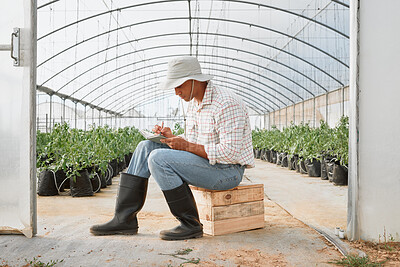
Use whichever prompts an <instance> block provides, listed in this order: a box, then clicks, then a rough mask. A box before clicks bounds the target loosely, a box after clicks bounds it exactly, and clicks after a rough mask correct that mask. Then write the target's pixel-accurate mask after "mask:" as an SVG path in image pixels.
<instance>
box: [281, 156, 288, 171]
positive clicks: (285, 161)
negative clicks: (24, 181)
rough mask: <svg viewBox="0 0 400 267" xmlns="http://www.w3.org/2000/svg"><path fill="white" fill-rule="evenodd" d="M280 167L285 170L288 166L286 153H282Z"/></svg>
mask: <svg viewBox="0 0 400 267" xmlns="http://www.w3.org/2000/svg"><path fill="white" fill-rule="evenodd" d="M281 166H282V167H286V168H287V167H288V166H289V158H288V155H287V153H283V155H282V163H281Z"/></svg>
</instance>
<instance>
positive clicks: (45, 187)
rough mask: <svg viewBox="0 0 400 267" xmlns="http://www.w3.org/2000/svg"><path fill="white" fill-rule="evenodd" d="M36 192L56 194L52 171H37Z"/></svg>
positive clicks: (47, 194) (43, 194)
mask: <svg viewBox="0 0 400 267" xmlns="http://www.w3.org/2000/svg"><path fill="white" fill-rule="evenodd" d="M37 194H38V195H39V196H55V195H58V190H57V187H56V183H55V181H54V174H53V172H52V171H47V170H46V171H42V172H41V173H39V179H38V188H37Z"/></svg>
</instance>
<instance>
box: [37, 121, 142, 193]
mask: <svg viewBox="0 0 400 267" xmlns="http://www.w3.org/2000/svg"><path fill="white" fill-rule="evenodd" d="M142 140H144V138H143V137H142V135H141V134H140V133H139V131H138V130H137V129H136V128H135V127H125V128H120V129H117V130H113V129H112V128H110V127H108V126H104V127H93V128H91V129H90V130H88V131H83V130H80V129H74V128H71V127H69V125H68V124H66V123H64V124H57V125H55V127H54V128H53V130H52V132H51V133H42V132H37V145H36V148H37V168H38V172H39V173H40V174H39V184H38V194H39V195H56V194H58V193H59V192H61V191H63V190H64V189H65V188H68V187H69V186H71V195H73V196H86V195H93V191H94V192H97V191H99V190H100V188H104V187H106V186H107V184H108V185H110V184H111V178H112V177H114V176H116V175H117V174H118V173H119V172H120V171H121V170H122V169H124V168H125V167H126V166H127V165H128V164H129V161H130V158H131V156H132V153H133V151H134V150H135V148H136V146H137V145H138V143H139V142H140V141H142ZM89 182H90V184H91V185H92V192H91V190H89V189H88V187H89V186H88V183H89ZM82 183H83V184H84V185H87V189H82V188H80V184H82ZM72 184H73V185H72ZM75 185H77V188H76V190H77V191H76V194H75V195H74V190H73V188H72V187H73V186H75ZM41 191H42V192H41Z"/></svg>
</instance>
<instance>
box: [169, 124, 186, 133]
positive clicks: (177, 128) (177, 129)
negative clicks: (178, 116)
mask: <svg viewBox="0 0 400 267" xmlns="http://www.w3.org/2000/svg"><path fill="white" fill-rule="evenodd" d="M184 132H185V129H184V128H183V127H182V126H181V125H180V123H179V122H177V123H175V125H174V129H173V130H172V134H173V135H181V134H183V133H184Z"/></svg>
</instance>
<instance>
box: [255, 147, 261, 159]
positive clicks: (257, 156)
mask: <svg viewBox="0 0 400 267" xmlns="http://www.w3.org/2000/svg"><path fill="white" fill-rule="evenodd" d="M260 157H261V150H260V149H258V148H257V149H256V159H260Z"/></svg>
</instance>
